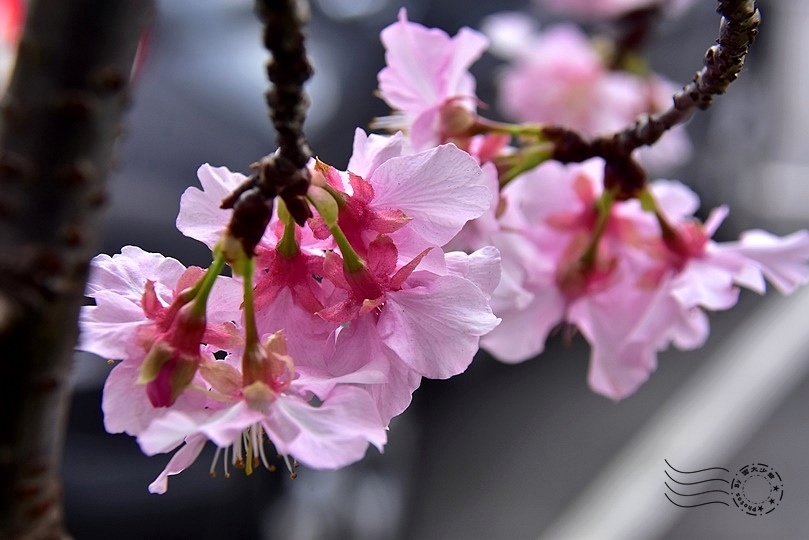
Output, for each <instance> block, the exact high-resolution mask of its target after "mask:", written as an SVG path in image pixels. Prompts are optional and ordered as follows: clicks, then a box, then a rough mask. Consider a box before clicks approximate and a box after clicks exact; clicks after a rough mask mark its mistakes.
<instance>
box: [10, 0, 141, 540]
mask: <svg viewBox="0 0 809 540" xmlns="http://www.w3.org/2000/svg"><path fill="white" fill-rule="evenodd" d="M150 13H151V2H150V1H148V0H71V1H70V2H54V1H40V2H31V3H30V12H29V15H28V17H27V21H26V26H25V30H24V33H23V36H22V40H21V43H20V50H19V58H18V61H17V64H16V68H15V72H14V74H13V77H12V81H11V85H10V88H9V91H8V93H7V96H6V98H5V100H4V103H3V108H2V113H3V117H2V122H3V127H2V134H0V355H2V356H1V357H0V366H2V377H0V381H2V382H0V410H2V414H0V538H8V539H34V538H36V539H39V538H48V539H50V538H64V537H66V536H67V534H66V533H65V531H64V528H63V525H62V504H61V484H60V481H59V468H60V463H61V453H62V443H63V439H64V431H65V415H66V412H67V406H68V401H69V397H70V392H69V390H70V389H69V386H68V374H69V372H70V366H71V360H72V357H73V347H74V346H75V344H76V337H77V334H78V325H77V322H76V321H77V319H78V312H79V308H80V306H81V304H82V302H83V296H84V286H85V281H86V278H87V270H88V263H89V261H90V258H91V257H92V256H93V255H94V254H95V253H96V252H97V249H98V244H99V217H100V216H99V214H100V209H101V207H102V206H103V203H104V200H105V189H104V180H105V178H106V176H107V173H108V171H109V168H110V161H111V156H112V152H113V145H114V141H115V139H116V137H117V135H118V133H119V131H120V129H121V127H120V119H121V116H122V113H123V111H124V109H125V108H126V105H127V102H128V99H129V98H128V92H127V89H128V83H129V74H130V70H131V66H132V61H133V59H134V56H135V50H136V48H137V43H138V39H139V37H140V35H141V34H142V32H143V30H144V28H145V24H146V22H147V19H148V17H149V16H150Z"/></svg>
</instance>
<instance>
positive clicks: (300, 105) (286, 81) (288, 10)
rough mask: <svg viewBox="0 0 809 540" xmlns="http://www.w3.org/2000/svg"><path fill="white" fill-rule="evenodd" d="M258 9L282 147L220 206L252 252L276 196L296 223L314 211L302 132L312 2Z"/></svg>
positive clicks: (275, 1)
mask: <svg viewBox="0 0 809 540" xmlns="http://www.w3.org/2000/svg"><path fill="white" fill-rule="evenodd" d="M256 12H257V14H258V17H259V18H260V19H261V20H262V21H263V22H264V46H265V47H267V50H269V51H270V53H271V54H272V59H271V60H270V61H269V62H268V64H267V76H268V77H269V79H270V82H271V83H272V84H273V86H272V87H271V88H270V90H268V91H267V105H268V107H269V109H270V117H271V119H272V123H273V126H274V127H275V131H276V132H277V133H278V151H277V152H275V153H274V154H270V155H268V156H265V157H264V158H262V159H261V160H260V161H259V162H258V163H256V164H254V165H253V167H254V168H255V169H256V172H255V173H254V174H253V175H251V176H250V177H249V178H248V179H247V181H245V183H244V184H242V185H241V186H240V187H239V188H238V189H237V190H236V191H235V192H233V193H232V194H231V195H230V196H229V197H228V198H226V199H225V200H224V201H223V202H222V208H233V210H234V211H233V216H232V218H231V221H230V225H229V226H228V229H229V232H230V235H231V236H233V237H234V238H236V239H237V240H239V241H240V242H241V244H242V248H243V249H244V251H245V253H247V254H248V255H252V254H253V250H254V249H255V247H256V245H257V244H258V242H259V240H261V236H262V235H263V234H264V229H265V228H266V227H267V224H268V223H269V221H270V217H271V215H272V205H273V199H274V198H275V197H276V196H278V197H280V198H281V199H282V200H283V201H284V203H285V204H286V206H287V209H288V210H289V213H290V215H292V217H293V218H294V219H295V221H296V222H297V223H298V224H300V225H303V224H304V223H305V222H306V219H307V218H309V217H311V215H312V213H311V210H310V209H309V205H308V204H307V203H306V200H305V199H304V196H305V195H306V191H307V190H308V189H309V183H310V181H311V177H310V173H309V169H308V168H307V167H306V164H307V162H308V161H309V158H310V157H311V156H312V152H311V151H310V150H309V145H308V143H307V142H306V137H305V136H304V134H303V122H304V120H305V118H306V109H307V108H308V107H309V101H308V99H307V97H306V93H305V92H304V89H303V85H304V83H305V82H306V81H307V80H308V79H309V78H310V77H311V76H312V66H311V64H310V63H309V60H308V58H307V56H306V47H305V44H304V35H303V32H302V28H303V25H304V24H305V23H306V22H307V21H308V20H309V6H308V4H307V2H306V1H305V0H256Z"/></svg>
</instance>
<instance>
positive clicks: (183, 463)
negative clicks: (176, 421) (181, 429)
mask: <svg viewBox="0 0 809 540" xmlns="http://www.w3.org/2000/svg"><path fill="white" fill-rule="evenodd" d="M205 443H206V439H205V437H204V436H202V435H195V436H191V437H189V438H188V439H187V440H186V442H185V446H183V447H182V448H180V449H179V450H178V451H177V453H175V454H174V455H173V456H172V457H171V459H170V460H169V462H168V465H166V468H165V469H163V472H161V473H160V475H158V477H157V478H156V479H155V480H154V482H152V483H151V484H149V493H157V494H161V495H162V494H163V493H165V492H166V491H167V490H168V487H169V486H168V483H169V478H168V477H169V476H172V475H175V474H180V473H181V472H183V471H184V470H186V469H187V468H188V467H190V466H191V464H192V463H194V461H196V459H197V457H199V454H200V453H201V452H202V448H203V447H204V446H205Z"/></svg>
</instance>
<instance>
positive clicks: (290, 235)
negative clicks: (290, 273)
mask: <svg viewBox="0 0 809 540" xmlns="http://www.w3.org/2000/svg"><path fill="white" fill-rule="evenodd" d="M276 204H277V208H278V217H279V218H280V219H281V221H282V222H283V223H284V235H283V236H282V237H281V241H280V242H278V245H277V246H275V249H276V250H277V251H278V253H280V254H281V255H283V256H284V257H286V258H288V259H291V258H293V257H295V256H296V255H297V254H298V253H300V251H301V248H300V246H299V245H298V240H297V239H296V238H295V220H294V219H293V217H292V215H291V214H290V213H289V210H287V205H286V204H284V201H283V199H280V198H279V199H277V200H276Z"/></svg>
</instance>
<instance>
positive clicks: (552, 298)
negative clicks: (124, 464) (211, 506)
mask: <svg viewBox="0 0 809 540" xmlns="http://www.w3.org/2000/svg"><path fill="white" fill-rule="evenodd" d="M544 3H545V4H547V7H549V8H553V7H554V6H557V7H559V8H560V9H562V7H565V6H567V8H569V10H568V11H571V13H573V11H575V9H578V8H576V7H575V6H578V4H583V3H577V2H569V3H559V2H551V1H550V0H547V1H546V2H544ZM594 4H598V5H599V8H598V9H592V10H591V11H590V12H588V13H589V14H590V15H591V16H596V15H598V14H601V15H600V16H603V17H615V16H620V15H623V14H625V13H634V12H636V11H638V10H644V9H647V8H649V9H651V8H653V7H654V8H660V9H666V10H667V11H668V10H669V8H672V9H674V8H675V7H676V8H684V6H685V3H684V2H650V1H646V2H641V1H635V2H627V1H624V2H616V1H612V2H607V1H604V2H591V3H587V5H588V6H590V7H592V6H593V5H594ZM669 4H671V5H669ZM567 8H565V9H567ZM574 8H575V9H574ZM602 8H603V9H602ZM573 14H574V15H575V13H573ZM486 27H487V31H488V33H489V36H490V37H487V36H486V35H484V34H483V33H480V32H477V31H475V30H472V29H469V28H464V29H462V30H460V31H459V32H458V34H457V35H455V36H454V37H450V36H449V35H447V34H446V33H445V32H443V31H442V30H439V29H430V28H425V27H424V26H421V25H419V24H416V23H413V22H410V21H409V20H408V19H407V13H406V12H405V11H404V10H402V11H401V12H400V15H399V19H398V21H396V22H395V23H393V24H391V25H390V26H388V27H387V28H385V29H384V30H383V31H382V33H381V40H382V43H383V45H384V47H385V51H386V54H385V59H386V64H387V65H386V66H385V67H384V69H382V71H380V73H379V94H380V96H381V97H382V99H384V100H385V102H386V103H387V104H388V105H390V107H391V109H392V110H393V113H392V114H391V115H390V116H387V117H384V118H379V119H377V120H376V121H375V124H374V125H375V126H376V127H377V128H380V129H385V130H388V131H389V132H393V134H386V135H382V134H367V133H366V132H365V131H363V130H361V129H357V131H356V132H355V136H354V144H353V154H352V156H351V158H350V160H349V162H348V164H347V167H346V170H339V169H337V168H335V167H334V166H332V165H329V164H327V163H324V162H322V161H319V160H316V159H315V160H312V161H311V162H310V163H309V165H308V175H309V176H311V179H312V180H311V185H310V186H309V188H308V191H306V193H305V196H304V197H303V200H304V201H305V202H304V204H305V205H307V207H308V209H309V210H311V215H312V217H311V218H309V219H308V220H306V222H305V224H304V225H303V226H301V225H299V224H297V223H296V221H295V219H294V218H293V217H292V215H291V210H290V209H289V208H287V207H286V205H285V203H284V201H283V200H281V199H280V198H278V199H276V200H275V203H274V212H273V214H272V218H271V219H270V222H269V226H267V227H266V230H265V231H264V234H263V236H262V237H261V241H260V242H259V243H258V245H257V246H256V247H255V250H254V253H249V252H246V251H245V247H244V245H243V244H242V243H240V242H239V240H238V239H237V238H236V237H235V236H234V234H233V230H232V228H231V227H232V223H233V222H232V218H233V210H232V209H223V208H222V206H223V205H222V201H223V200H225V199H227V198H228V197H229V196H231V194H232V193H235V192H238V190H239V189H241V188H240V186H244V185H245V184H244V183H245V181H246V180H247V178H246V177H245V176H244V175H242V174H239V173H236V172H231V171H229V170H227V169H225V168H218V167H213V166H210V165H203V166H202V167H200V169H199V172H198V177H199V181H200V184H201V189H200V188H196V187H191V188H189V189H188V190H187V191H186V192H185V193H184V194H183V196H182V199H181V204H180V213H179V215H178V217H177V227H178V229H179V230H180V231H181V232H182V233H183V234H185V235H186V236H188V237H191V238H194V239H196V240H198V241H200V242H202V243H204V244H205V245H206V246H208V247H209V248H210V249H211V251H212V255H213V264H212V265H211V267H210V268H208V269H207V270H203V269H200V268H195V267H191V268H186V267H184V266H183V265H182V264H181V263H180V262H178V261H176V260H174V259H171V258H167V257H164V256H163V255H160V254H155V253H147V252H144V251H143V250H141V249H140V248H137V247H133V246H128V247H125V248H124V249H123V250H122V252H121V253H120V254H117V255H114V256H112V257H110V256H107V255H99V256H98V257H96V258H95V259H94V260H93V263H92V271H91V278H90V282H89V284H88V288H87V296H89V297H90V298H92V299H93V300H94V304H93V305H90V306H87V307H85V308H84V310H83V312H82V316H81V323H82V335H81V342H80V345H79V348H80V349H82V350H86V351H90V352H93V353H96V354H98V355H100V356H103V357H106V358H108V359H110V360H111V361H114V363H115V367H114V368H113V369H112V370H111V372H110V375H109V377H108V379H107V381H106V384H105V388H104V395H103V409H104V422H105V427H106V429H107V430H108V431H110V432H112V433H120V432H124V433H128V434H129V435H132V436H134V437H136V438H137V440H138V442H139V444H140V446H141V448H142V449H143V451H144V452H145V453H146V454H148V455H153V454H157V453H167V452H175V453H174V455H173V457H172V458H171V460H170V462H169V464H168V465H167V467H166V469H165V470H164V471H163V472H162V473H161V474H160V476H159V477H158V478H157V479H156V480H155V481H154V482H153V483H152V484H151V485H150V487H149V489H150V491H152V492H155V493H163V492H165V491H166V489H167V486H168V477H169V476H170V475H174V474H177V473H179V472H181V471H183V470H184V469H186V468H187V467H188V466H189V465H190V464H191V463H193V462H194V460H195V459H196V458H197V457H198V456H199V454H200V453H201V451H202V448H203V447H204V446H205V444H206V442H208V441H211V442H213V443H214V445H215V446H216V447H217V450H216V454H215V458H214V463H213V464H212V466H211V473H212V474H214V473H215V471H217V470H219V469H220V465H219V463H220V460H221V469H222V470H223V471H224V473H225V475H228V474H229V473H230V470H231V469H233V468H239V469H244V470H245V472H246V473H247V474H250V473H252V471H253V470H254V469H255V468H257V467H259V466H262V465H263V466H264V467H266V468H269V469H272V468H274V465H273V462H274V461H275V456H276V455H278V456H280V457H281V458H282V459H283V460H285V461H286V463H287V466H288V467H289V469H290V471H294V468H295V464H296V463H297V462H300V463H302V464H304V465H307V466H310V467H313V468H326V469H333V468H338V467H342V466H345V465H348V464H350V463H353V462H355V461H357V460H359V459H361V458H362V457H363V456H364V455H365V452H366V450H367V448H368V446H369V445H373V446H375V447H377V448H378V449H380V450H381V449H382V447H383V446H384V444H385V442H386V430H387V428H388V426H389V424H390V422H391V419H392V418H393V417H395V416H397V415H399V414H400V413H402V412H403V411H404V410H405V409H406V408H407V407H408V405H409V403H410V401H411V397H412V394H413V392H414V391H415V390H416V388H418V386H419V385H420V382H421V380H422V378H423V377H427V378H433V379H445V378H449V377H452V376H454V375H457V374H460V373H462V372H463V371H465V370H466V368H467V367H468V366H469V364H470V363H471V361H472V359H473V357H474V355H475V353H476V352H477V350H478V348H479V347H483V348H484V349H486V350H488V351H489V352H491V353H492V354H493V355H494V356H495V357H497V358H499V359H500V360H502V361H505V362H519V361H523V360H527V359H529V358H532V357H535V356H536V355H538V354H539V353H541V352H542V350H543V348H544V346H545V341H546V339H547V337H548V335H549V333H550V332H551V331H552V330H553V329H554V328H557V327H559V326H560V325H564V326H566V327H567V328H568V329H571V330H575V331H578V332H580V333H581V334H582V335H583V336H584V338H586V339H587V341H588V342H589V343H590V345H591V349H592V355H591V359H590V369H589V377H588V380H589V384H590V386H591V388H592V389H593V390H594V391H595V392H598V393H600V394H603V395H605V396H607V397H610V398H612V399H621V398H624V397H626V396H628V395H630V394H631V393H633V392H634V391H636V390H637V388H638V387H639V386H640V385H641V384H642V383H643V382H644V381H645V380H646V379H647V378H648V377H649V375H650V373H651V372H652V371H653V370H654V369H655V367H656V361H657V360H656V358H657V353H658V352H660V351H662V350H664V349H666V348H668V347H669V346H670V345H674V346H675V347H678V348H681V349H691V348H695V347H699V346H701V345H702V344H703V343H704V342H705V340H706V339H707V337H708V334H709V324H708V318H707V315H706V311H709V310H724V309H728V308H730V307H732V306H733V305H735V304H736V302H737V298H738V295H739V289H740V287H745V288H748V289H752V290H754V291H756V292H759V293H763V292H764V290H765V280H766V281H769V282H770V283H771V284H772V285H773V286H775V287H776V288H777V289H778V290H780V291H781V292H784V293H789V292H792V291H793V290H795V289H796V288H797V287H798V286H799V285H801V284H803V283H805V282H806V281H807V280H809V265H807V262H808V261H809V233H807V232H806V231H801V232H798V233H795V234H792V235H789V236H786V237H776V236H773V235H770V234H768V233H765V232H763V231H750V232H747V233H745V234H743V235H742V236H741V237H740V238H739V240H738V241H735V242H728V243H719V242H715V241H714V240H712V236H713V235H714V233H715V231H716V230H717V228H718V227H719V225H720V224H721V222H722V220H723V219H724V217H725V216H726V215H727V212H728V211H727V209H726V208H725V207H720V208H718V209H715V210H714V211H712V212H711V214H710V215H709V217H708V219H707V220H706V221H705V222H704V223H702V222H700V221H699V220H697V219H696V218H695V217H694V213H695V212H696V211H697V209H698V206H699V200H698V198H697V196H696V194H694V193H693V192H692V191H691V190H690V189H689V188H687V187H686V186H685V185H683V184H681V183H679V182H676V181H672V180H657V181H653V182H648V181H646V177H645V173H644V170H645V169H644V167H646V168H649V167H651V168H653V169H657V168H661V169H663V168H665V167H668V166H671V165H673V164H677V163H680V162H682V161H683V160H684V159H686V158H687V156H688V153H689V151H690V143H689V142H688V139H687V136H686V134H685V132H684V131H683V130H682V129H681V128H675V129H672V130H670V131H668V132H667V133H666V134H665V135H664V137H663V138H662V139H661V142H660V143H659V144H657V145H655V146H654V147H652V148H647V149H642V150H641V151H636V152H635V153H633V155H631V156H623V157H622V159H618V160H615V159H613V161H609V160H607V161H605V160H604V159H602V158H598V157H596V158H592V159H587V160H579V161H582V162H581V163H562V161H565V160H559V159H557V156H556V155H555V150H556V148H555V144H556V143H555V141H554V139H553V138H552V137H549V135H548V134H549V133H550V132H549V131H548V130H547V127H548V126H554V125H561V126H563V127H565V128H567V129H573V130H578V131H579V132H580V133H582V134H583V135H586V136H597V135H600V134H603V133H609V132H611V131H614V130H618V129H620V128H621V127H623V126H626V125H628V124H631V123H632V122H633V121H634V120H635V119H636V117H638V116H639V115H643V114H652V113H655V112H657V111H659V110H662V109H665V108H666V107H667V103H666V102H667V100H670V95H671V92H672V89H673V86H672V85H671V83H669V82H667V81H665V80H664V79H663V78H662V77H659V76H657V75H654V74H653V73H651V72H649V71H648V70H643V69H638V65H639V62H638V61H636V60H637V59H635V60H632V59H631V58H630V57H629V56H628V55H627V54H628V53H627V52H626V51H622V52H620V54H619V53H618V52H616V51H613V52H612V53H609V51H608V52H607V53H605V52H604V51H605V48H604V47H603V46H597V45H595V44H594V42H593V41H592V40H591V39H590V38H588V37H587V36H586V35H585V34H584V33H583V32H582V31H581V30H579V29H577V28H576V27H574V26H569V25H562V26H555V27H549V28H547V29H545V30H543V31H541V32H539V31H537V30H536V29H534V28H533V27H531V25H530V24H528V23H527V22H526V20H525V19H520V18H515V17H514V16H513V15H509V16H503V17H498V18H495V19H491V20H490V21H489V23H487V25H486ZM515 35H516V36H518V37H519V38H518V39H514V36H515ZM490 45H491V46H492V47H493V49H494V50H497V51H499V52H500V53H501V54H503V55H504V56H506V57H508V58H509V59H510V60H511V62H512V63H511V64H510V65H509V67H507V68H506V70H505V71H504V72H503V77H502V79H501V89H502V98H501V103H500V104H501V108H502V109H503V111H504V112H505V114H506V115H508V116H510V117H511V118H512V119H514V120H516V121H518V122H522V123H519V124H508V123H503V122H496V121H492V120H489V119H486V118H484V117H483V116H481V115H480V114H478V108H479V106H480V100H479V99H478V97H477V96H476V94H475V79H474V78H473V76H472V75H471V74H470V72H469V69H470V67H471V66H472V64H473V63H474V62H475V61H476V60H477V59H478V58H479V57H480V56H481V55H482V54H483V53H484V52H485V51H486V50H487V49H488V48H489V47H490ZM630 66H632V67H633V70H628V67H630ZM569 161H572V160H569ZM225 206H227V205H225ZM247 251H249V250H247ZM226 266H229V267H230V272H224V269H225V267H226ZM268 443H269V444H268ZM270 444H271V449H270Z"/></svg>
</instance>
